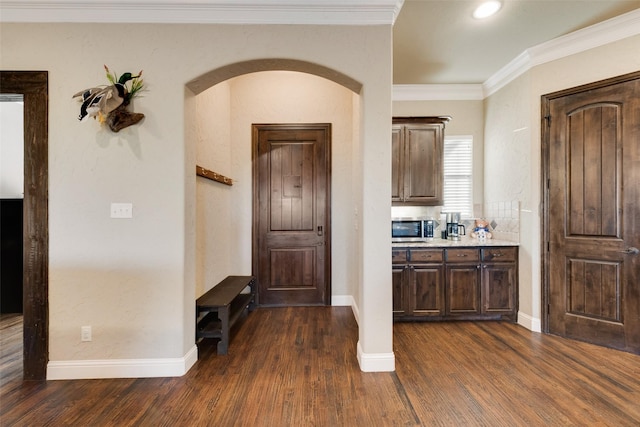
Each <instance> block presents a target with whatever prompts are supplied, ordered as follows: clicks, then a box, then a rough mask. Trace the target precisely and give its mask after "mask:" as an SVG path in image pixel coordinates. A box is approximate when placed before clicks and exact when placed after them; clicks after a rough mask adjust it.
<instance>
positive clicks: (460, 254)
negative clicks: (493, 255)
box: [446, 249, 480, 262]
mask: <svg viewBox="0 0 640 427" xmlns="http://www.w3.org/2000/svg"><path fill="white" fill-rule="evenodd" d="M446 253H447V262H479V261H480V251H479V250H478V249H447V250H446Z"/></svg>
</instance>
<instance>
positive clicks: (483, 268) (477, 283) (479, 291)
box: [393, 247, 518, 322]
mask: <svg viewBox="0 0 640 427" xmlns="http://www.w3.org/2000/svg"><path fill="white" fill-rule="evenodd" d="M393 254H394V255H393V315H394V319H395V320H420V319H423V320H429V319H431V320H456V319H457V320H479V319H493V320H495V319H504V320H511V321H514V322H515V321H516V316H517V291H518V283H517V277H518V276H517V269H518V259H517V258H518V248H517V247H482V248H478V247H470V248H444V249H443V248H437V249H436V248H429V249H422V248H401V249H400V248H398V249H395V248H394V250H393Z"/></svg>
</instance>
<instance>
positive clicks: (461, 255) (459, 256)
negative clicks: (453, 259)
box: [456, 254, 467, 258]
mask: <svg viewBox="0 0 640 427" xmlns="http://www.w3.org/2000/svg"><path fill="white" fill-rule="evenodd" d="M456 256H457V257H458V258H464V257H466V256H467V254H458V255H456Z"/></svg>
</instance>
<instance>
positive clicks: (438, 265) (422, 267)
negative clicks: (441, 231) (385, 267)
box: [392, 249, 444, 318]
mask: <svg viewBox="0 0 640 427" xmlns="http://www.w3.org/2000/svg"><path fill="white" fill-rule="evenodd" d="M394 254H396V255H394V256H393V260H394V265H393V268H392V271H393V273H392V274H393V316H394V318H402V317H405V316H408V317H413V318H416V317H418V318H419V317H430V316H441V315H442V314H443V313H444V266H443V265H442V260H443V255H442V249H413V250H410V251H408V250H400V251H394Z"/></svg>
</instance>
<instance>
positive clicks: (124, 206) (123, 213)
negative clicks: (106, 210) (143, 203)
mask: <svg viewBox="0 0 640 427" xmlns="http://www.w3.org/2000/svg"><path fill="white" fill-rule="evenodd" d="M111 218H133V204H132V203H111Z"/></svg>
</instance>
